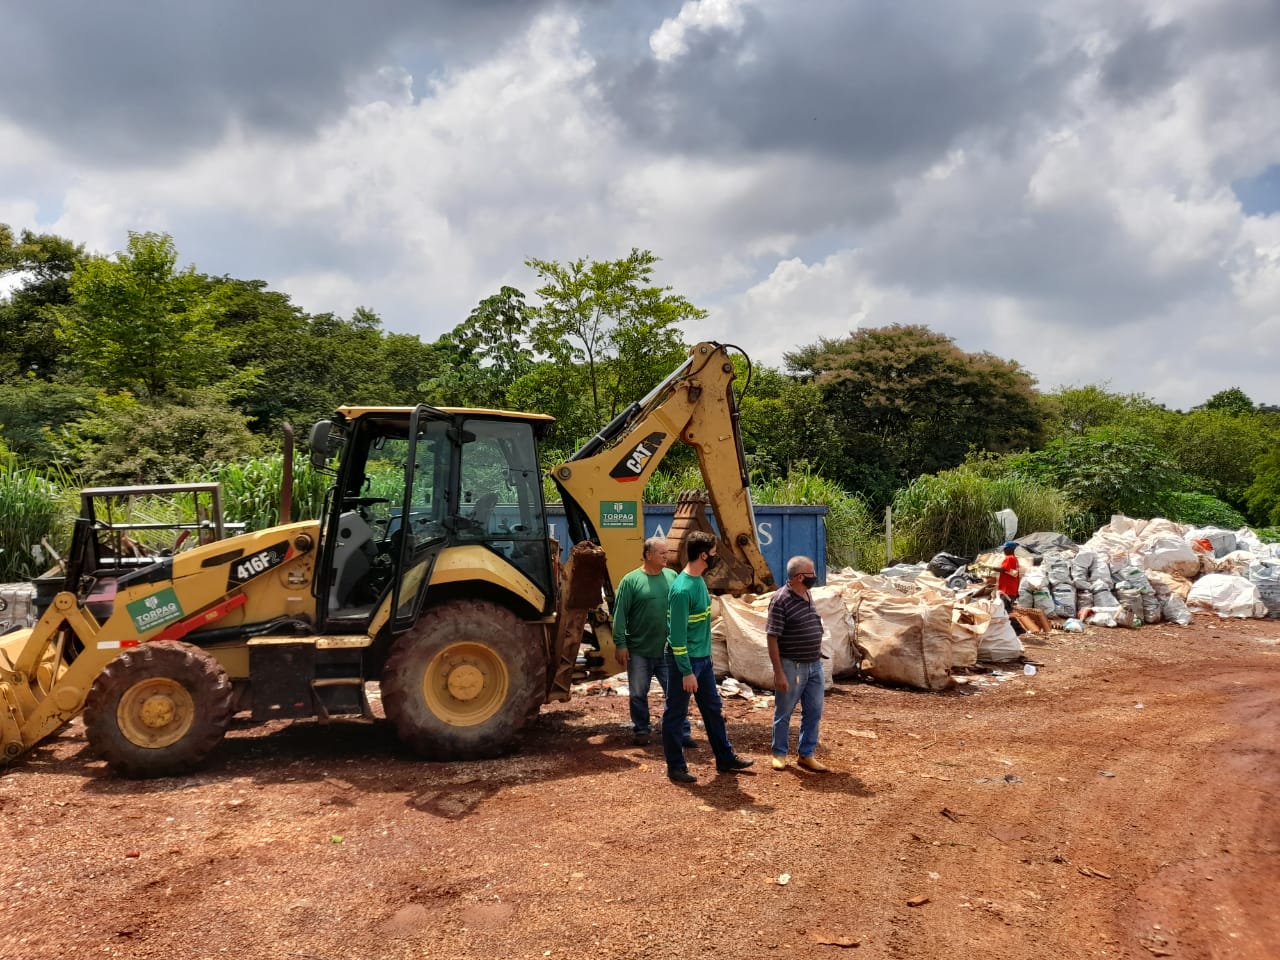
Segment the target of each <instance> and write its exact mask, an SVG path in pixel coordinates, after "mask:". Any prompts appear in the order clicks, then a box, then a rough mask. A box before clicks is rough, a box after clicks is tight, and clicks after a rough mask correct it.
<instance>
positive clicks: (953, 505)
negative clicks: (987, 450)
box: [893, 467, 1070, 560]
mask: <svg viewBox="0 0 1280 960" xmlns="http://www.w3.org/2000/svg"><path fill="white" fill-rule="evenodd" d="M1006 508H1008V509H1011V510H1013V512H1014V513H1016V514H1017V515H1018V529H1019V530H1020V531H1027V532H1030V531H1037V530H1057V531H1062V530H1065V529H1066V527H1067V521H1068V518H1069V517H1070V504H1069V503H1068V501H1067V497H1066V495H1065V494H1063V493H1062V491H1060V490H1056V489H1054V488H1052V487H1049V486H1045V485H1042V484H1039V483H1036V482H1035V481H1033V480H1029V479H1027V478H1025V477H1019V476H1014V475H1006V476H1003V477H992V476H982V475H980V474H979V473H977V472H976V471H974V470H971V469H969V468H967V467H957V468H956V469H954V470H945V471H943V472H942V473H938V474H934V475H932V476H923V477H917V478H916V479H915V480H914V481H912V482H911V484H910V485H909V486H907V487H906V488H905V489H903V490H900V491H898V494H897V496H895V497H894V503H893V525H894V558H895V559H911V560H927V559H929V558H930V557H932V556H933V555H934V554H936V553H940V552H942V551H944V550H945V551H947V552H949V553H955V554H960V555H962V556H967V557H973V556H976V555H977V554H978V553H981V552H982V551H984V550H989V549H991V548H992V546H994V545H995V544H998V543H1000V542H1001V541H1002V540H1004V531H1003V530H1002V529H1001V527H1000V525H999V523H998V522H997V520H996V518H995V514H996V511H998V510H1003V509H1006Z"/></svg>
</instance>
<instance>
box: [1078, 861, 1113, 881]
mask: <svg viewBox="0 0 1280 960" xmlns="http://www.w3.org/2000/svg"><path fill="white" fill-rule="evenodd" d="M1076 869H1077V870H1079V871H1080V873H1082V874H1083V875H1084V876H1086V877H1098V878H1099V879H1101V880H1110V879H1111V874H1109V873H1103V872H1102V871H1101V870H1095V869H1093V867H1086V866H1083V865H1081V866H1078V867H1076Z"/></svg>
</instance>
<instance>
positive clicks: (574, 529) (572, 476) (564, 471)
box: [551, 342, 774, 594]
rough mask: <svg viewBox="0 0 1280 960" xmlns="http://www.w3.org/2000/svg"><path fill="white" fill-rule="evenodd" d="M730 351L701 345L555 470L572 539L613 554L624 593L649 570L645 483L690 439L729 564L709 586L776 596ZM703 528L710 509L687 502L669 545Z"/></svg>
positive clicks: (613, 569) (614, 579) (612, 575)
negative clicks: (759, 532) (644, 566)
mask: <svg viewBox="0 0 1280 960" xmlns="http://www.w3.org/2000/svg"><path fill="white" fill-rule="evenodd" d="M728 351H729V348H728V347H726V346H723V345H721V344H718V343H711V342H704V343H700V344H698V345H697V346H695V347H694V348H693V350H692V352H691V353H690V356H689V359H688V360H687V361H685V362H684V363H683V364H681V365H680V367H678V368H677V369H676V370H675V371H673V372H672V374H671V375H670V376H668V377H667V379H666V380H664V381H663V382H662V383H660V384H659V385H658V386H657V387H655V388H654V389H653V390H652V391H651V392H650V393H649V395H648V396H647V397H645V398H644V399H643V400H640V401H639V402H637V403H634V404H632V405H631V407H629V408H628V409H627V410H625V411H624V412H623V413H622V414H621V415H619V416H618V417H616V418H614V420H613V421H612V422H611V423H610V424H609V425H608V426H607V427H605V428H604V429H603V430H601V431H600V433H598V434H597V435H596V436H595V437H593V438H592V439H591V440H590V441H589V442H588V443H587V444H586V445H585V446H584V447H583V448H582V449H581V450H580V451H578V453H576V454H574V456H573V457H572V458H571V459H570V460H568V461H567V462H565V463H562V464H561V465H560V466H558V467H556V468H554V469H553V470H552V471H551V476H552V479H553V480H554V482H555V484H556V486H557V487H558V488H559V490H560V493H561V496H562V498H563V500H564V506H565V514H566V518H567V520H568V523H569V532H570V536H571V537H572V539H573V541H574V542H578V541H581V540H590V541H593V542H595V543H599V544H600V545H601V546H602V547H604V550H605V554H606V557H607V562H608V568H609V579H610V581H611V583H612V584H613V585H614V586H616V585H617V584H618V582H619V581H620V580H621V579H622V577H623V575H624V574H626V573H627V571H629V570H633V569H634V568H635V567H636V566H637V565H639V563H640V559H641V552H642V545H643V542H644V536H645V527H644V503H643V500H644V488H645V484H646V483H648V481H649V478H650V477H651V476H652V475H653V472H654V470H655V469H657V467H658V464H660V463H661V462H662V459H663V457H665V456H666V454H667V451H668V450H670V449H671V446H672V444H673V443H675V441H676V440H677V439H680V440H682V441H683V442H685V443H687V444H689V445H690V446H692V447H693V448H694V449H695V450H696V451H697V453H698V465H699V467H700V469H701V471H702V479H703V483H704V484H705V485H706V490H707V493H708V494H709V497H710V503H711V509H712V512H713V513H714V515H715V519H716V525H717V526H718V527H719V533H718V535H719V539H720V545H719V548H718V551H717V552H718V553H719V555H720V557H721V558H722V562H721V564H720V565H719V566H718V567H716V569H715V571H713V575H712V576H709V577H708V586H710V587H711V588H712V589H713V590H715V591H716V592H719V593H735V594H741V593H748V592H751V593H763V592H766V591H768V590H771V589H773V585H774V580H773V575H772V573H770V571H769V565H768V564H767V563H766V562H765V559H764V555H763V554H762V553H761V552H760V545H759V542H758V540H757V538H756V523H755V511H754V509H753V508H752V505H751V494H750V491H749V489H748V480H747V469H746V462H745V456H744V454H743V449H742V437H741V433H740V431H739V425H738V416H739V414H738V402H737V398H736V396H735V395H734V393H733V380H734V378H735V376H736V373H735V371H734V366H733V363H732V361H731V360H730V357H729V352H728ZM697 527H701V528H703V529H709V527H708V525H707V523H706V519H705V501H702V500H700V499H697V498H690V497H688V496H687V495H685V496H682V497H681V503H680V505H679V507H678V510H677V514H676V522H675V523H674V524H673V525H672V531H671V532H670V533H669V534H668V536H669V537H670V538H671V539H672V541H673V545H674V544H675V543H676V542H678V541H680V540H683V537H684V535H686V534H687V533H688V531H689V530H691V529H694V528H697ZM674 559H675V558H673V560H674ZM680 562H681V563H683V557H681V558H680Z"/></svg>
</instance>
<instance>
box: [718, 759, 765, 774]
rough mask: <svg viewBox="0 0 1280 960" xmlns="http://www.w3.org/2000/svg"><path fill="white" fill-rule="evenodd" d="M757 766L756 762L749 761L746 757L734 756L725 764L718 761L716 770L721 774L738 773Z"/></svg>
mask: <svg viewBox="0 0 1280 960" xmlns="http://www.w3.org/2000/svg"><path fill="white" fill-rule="evenodd" d="M751 766H755V761H754V760H748V759H747V758H746V757H739V756H733V757H730V758H729V759H728V760H725V761H724V762H723V763H721V762H719V761H717V762H716V769H717V770H719V771H720V772H721V773H737V772H738V771H739V770H745V769H747V767H751Z"/></svg>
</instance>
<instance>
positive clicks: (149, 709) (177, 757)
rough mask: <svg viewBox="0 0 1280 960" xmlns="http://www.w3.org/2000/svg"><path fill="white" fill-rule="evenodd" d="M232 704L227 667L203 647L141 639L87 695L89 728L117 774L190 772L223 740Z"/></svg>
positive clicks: (94, 745)
mask: <svg viewBox="0 0 1280 960" xmlns="http://www.w3.org/2000/svg"><path fill="white" fill-rule="evenodd" d="M231 702H232V686H231V681H230V680H229V679H228V678H227V673H226V671H225V670H223V669H222V665H221V664H219V663H218V661H216V660H214V659H213V658H212V657H211V656H209V655H208V654H207V653H205V652H204V651H203V650H201V649H200V648H199V647H194V646H192V645H191V644H189V643H178V642H176V641H157V642H154V643H144V644H142V645H141V646H139V647H137V648H136V649H133V650H127V651H125V652H124V653H122V654H120V656H118V657H116V658H115V659H114V660H112V661H111V662H110V663H108V664H107V665H106V666H105V667H103V668H102V672H101V673H99V674H98V678H97V679H96V680H95V681H94V682H93V686H92V687H91V688H90V689H89V696H88V697H87V698H86V699H85V705H84V725H85V732H86V733H87V734H88V737H89V746H90V747H92V748H93V749H94V750H95V751H96V752H97V753H99V754H100V755H102V756H103V757H105V758H106V761H107V765H108V766H109V767H110V768H111V769H112V770H113V771H115V772H116V773H121V774H124V775H125V776H130V777H163V776H170V775H173V774H180V773H186V772H187V771H189V770H191V769H192V768H194V767H196V766H197V765H199V764H200V763H201V762H203V761H204V759H205V758H206V757H207V756H208V755H209V753H210V752H211V751H213V749H214V748H215V747H217V746H218V744H219V743H221V742H222V737H223V734H225V733H226V731H227V727H228V725H229V724H230V723H231Z"/></svg>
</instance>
